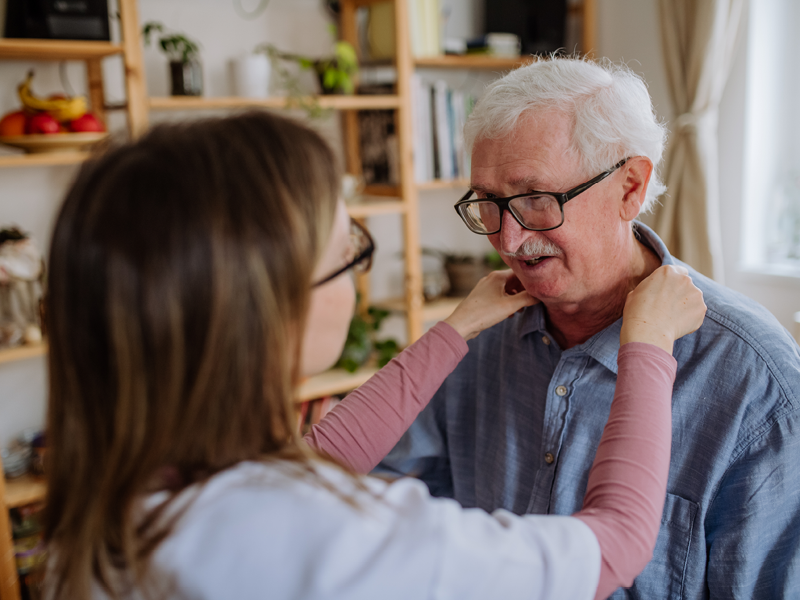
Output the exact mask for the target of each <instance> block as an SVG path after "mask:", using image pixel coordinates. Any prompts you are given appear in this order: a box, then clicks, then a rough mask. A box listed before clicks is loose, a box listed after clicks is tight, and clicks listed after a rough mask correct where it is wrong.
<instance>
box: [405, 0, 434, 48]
mask: <svg viewBox="0 0 800 600" xmlns="http://www.w3.org/2000/svg"><path fill="white" fill-rule="evenodd" d="M407 1H408V26H409V29H410V30H411V53H412V54H413V55H414V56H418V57H422V56H438V55H439V54H441V53H442V31H441V30H442V11H441V6H440V3H439V0H407Z"/></svg>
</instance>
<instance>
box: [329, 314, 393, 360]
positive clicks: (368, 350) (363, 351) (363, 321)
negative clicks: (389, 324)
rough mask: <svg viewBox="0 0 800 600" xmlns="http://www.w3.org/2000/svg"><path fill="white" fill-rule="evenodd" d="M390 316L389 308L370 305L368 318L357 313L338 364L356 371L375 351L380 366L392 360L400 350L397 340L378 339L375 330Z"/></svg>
mask: <svg viewBox="0 0 800 600" xmlns="http://www.w3.org/2000/svg"><path fill="white" fill-rule="evenodd" d="M388 316H389V311H388V310H383V309H380V308H375V307H374V306H370V307H369V309H368V311H367V316H366V318H365V317H363V316H361V315H360V314H356V315H355V316H354V317H353V319H352V320H351V321H350V329H349V330H348V331H347V341H346V342H345V343H344V349H343V350H342V355H341V356H340V357H339V362H337V363H336V366H337V367H339V368H340V369H344V370H345V371H348V372H350V373H353V372H355V371H356V370H357V369H358V368H359V367H360V366H361V365H363V364H364V363H366V362H367V361H368V360H369V359H370V357H371V356H372V354H373V351H374V352H375V355H376V359H377V362H378V366H379V367H383V366H385V365H386V363H388V362H389V361H390V360H392V359H393V358H394V357H395V356H397V353H398V352H399V351H400V347H399V345H398V343H397V341H396V340H394V339H388V340H382V341H376V340H375V339H374V338H375V332H376V331H378V329H379V328H380V326H381V323H382V322H383V320H384V319H385V318H386V317H388Z"/></svg>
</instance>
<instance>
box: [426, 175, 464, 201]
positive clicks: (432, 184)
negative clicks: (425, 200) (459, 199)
mask: <svg viewBox="0 0 800 600" xmlns="http://www.w3.org/2000/svg"><path fill="white" fill-rule="evenodd" d="M417 188H418V189H420V190H448V189H457V188H463V190H464V191H465V192H466V191H467V188H469V179H448V180H444V179H435V180H434V181H425V182H423V183H418V184H417ZM453 204H455V200H453Z"/></svg>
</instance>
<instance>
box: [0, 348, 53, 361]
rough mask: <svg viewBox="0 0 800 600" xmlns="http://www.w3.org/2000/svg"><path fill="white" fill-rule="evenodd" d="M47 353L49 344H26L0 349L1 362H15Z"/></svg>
mask: <svg viewBox="0 0 800 600" xmlns="http://www.w3.org/2000/svg"><path fill="white" fill-rule="evenodd" d="M45 354H47V344H45V343H41V344H26V345H24V346H17V347H16V348H8V349H5V350H0V363H9V362H15V361H18V360H25V359H28V358H34V357H37V356H44V355H45Z"/></svg>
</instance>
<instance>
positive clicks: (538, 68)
mask: <svg viewBox="0 0 800 600" xmlns="http://www.w3.org/2000/svg"><path fill="white" fill-rule="evenodd" d="M549 109H555V110H558V111H562V112H563V113H565V114H566V115H567V116H568V117H569V118H570V120H571V121H572V123H573V129H572V140H571V146H570V150H573V151H575V152H576V153H577V155H578V157H579V158H580V161H581V166H582V169H583V170H584V171H585V175H586V176H587V177H593V176H594V175H597V174H599V173H601V172H603V171H605V170H606V169H609V168H611V167H612V166H614V165H615V164H616V163H618V162H619V161H620V160H622V159H623V158H628V157H631V156H646V157H647V158H649V159H650V160H651V161H652V162H653V175H652V176H651V177H650V183H649V185H648V187H647V194H646V197H645V201H644V204H643V206H642V212H648V211H649V210H650V209H651V208H652V207H653V205H654V204H655V203H656V198H657V197H658V196H660V195H661V194H662V193H664V191H665V190H666V187H665V186H664V184H663V183H661V180H660V179H659V177H658V166H659V163H660V162H661V156H662V154H663V152H664V144H665V140H666V137H667V129H666V127H665V126H664V125H663V124H661V123H659V122H658V120H657V118H656V115H655V111H654V110H653V104H652V101H651V100H650V94H649V93H648V92H647V86H646V84H645V82H644V81H643V80H642V79H641V78H640V77H639V76H638V75H636V74H635V73H633V72H632V71H631V70H630V69H629V68H628V67H626V66H625V65H621V64H613V63H611V61H608V60H606V61H603V62H602V63H595V62H591V61H588V60H584V59H580V58H540V59H536V60H535V61H534V62H533V63H532V64H530V65H526V66H524V67H520V68H518V69H516V70H514V71H512V72H511V73H509V74H508V75H506V76H505V77H503V78H502V79H498V80H497V81H495V82H493V83H492V84H491V85H489V86H488V88H487V89H486V92H485V94H484V96H483V97H482V98H481V99H480V100H479V101H478V103H477V104H476V106H475V109H474V110H473V112H472V114H471V115H470V117H469V119H468V120H467V124H466V126H465V129H464V137H465V143H466V145H467V148H468V150H469V151H470V153H471V152H472V148H473V146H474V144H475V142H477V141H479V140H481V139H494V138H501V137H505V136H506V135H508V134H510V133H512V131H513V130H514V127H515V126H516V124H517V121H518V120H519V118H520V117H521V116H522V115H523V114H524V113H526V112H527V111H534V112H536V111H543V110H549Z"/></svg>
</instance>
